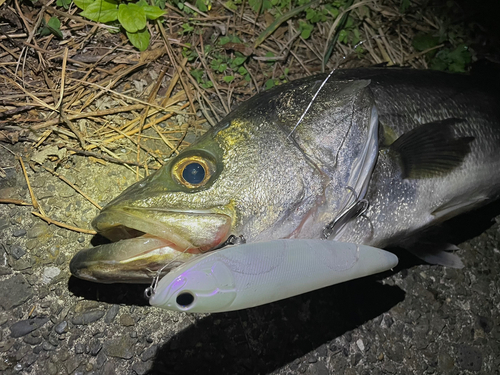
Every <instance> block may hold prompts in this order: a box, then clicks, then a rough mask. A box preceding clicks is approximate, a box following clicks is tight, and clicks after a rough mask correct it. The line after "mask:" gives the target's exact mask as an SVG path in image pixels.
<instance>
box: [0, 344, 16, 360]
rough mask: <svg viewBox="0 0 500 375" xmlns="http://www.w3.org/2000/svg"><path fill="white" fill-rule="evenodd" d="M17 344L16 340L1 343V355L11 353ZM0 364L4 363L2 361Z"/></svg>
mask: <svg viewBox="0 0 500 375" xmlns="http://www.w3.org/2000/svg"><path fill="white" fill-rule="evenodd" d="M15 342H16V341H15V340H14V339H7V340H4V341H2V342H0V353H1V352H7V351H9V350H10V348H12V345H14V343H15ZM0 362H2V361H0Z"/></svg>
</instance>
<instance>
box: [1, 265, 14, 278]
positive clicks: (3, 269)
mask: <svg viewBox="0 0 500 375" xmlns="http://www.w3.org/2000/svg"><path fill="white" fill-rule="evenodd" d="M11 273H12V270H11V269H10V268H9V267H4V266H0V276H5V275H10V274H11Z"/></svg>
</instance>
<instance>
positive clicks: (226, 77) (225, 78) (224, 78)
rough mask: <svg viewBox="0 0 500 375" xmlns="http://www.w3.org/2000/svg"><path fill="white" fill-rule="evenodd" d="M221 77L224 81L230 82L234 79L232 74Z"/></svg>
mask: <svg viewBox="0 0 500 375" xmlns="http://www.w3.org/2000/svg"><path fill="white" fill-rule="evenodd" d="M222 79H223V80H224V82H226V83H231V82H233V80H234V76H224V77H223V78H222Z"/></svg>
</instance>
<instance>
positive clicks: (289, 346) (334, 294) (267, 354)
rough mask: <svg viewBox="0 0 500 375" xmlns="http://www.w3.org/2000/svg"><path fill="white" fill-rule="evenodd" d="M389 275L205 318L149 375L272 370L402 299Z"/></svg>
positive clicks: (159, 357)
mask: <svg viewBox="0 0 500 375" xmlns="http://www.w3.org/2000/svg"><path fill="white" fill-rule="evenodd" d="M385 276H387V273H385V274H381V275H377V276H371V277H366V278H363V279H359V280H354V281H350V282H348V283H344V284H339V285H335V286H332V287H329V288H325V289H321V290H317V291H314V292H311V293H307V294H304V295H300V296H297V297H294V298H290V299H287V300H283V301H280V302H275V303H272V304H268V305H264V306H260V307H256V308H253V309H247V310H242V311H235V312H231V313H220V314H212V315H209V316H207V317H204V318H202V319H201V320H198V321H196V322H195V323H194V324H192V325H190V326H189V327H188V328H187V329H185V330H183V331H181V332H179V333H178V334H176V335H175V336H173V337H172V338H170V339H169V340H168V341H166V342H165V343H164V344H163V345H162V346H161V347H160V348H159V349H158V351H157V353H156V356H155V359H154V363H153V366H152V368H151V369H150V371H149V372H148V374H150V375H152V374H179V373H188V374H219V375H223V374H241V373H245V374H261V373H263V374H265V373H269V372H272V371H274V370H276V369H278V368H280V367H282V366H284V365H286V364H287V363H290V362H293V361H294V360H295V359H296V358H298V357H301V356H303V355H305V354H306V353H308V352H310V351H312V350H314V349H317V348H318V347H320V346H321V345H323V344H326V343H328V342H329V341H331V340H333V339H335V338H336V337H339V336H341V335H343V334H344V333H346V332H348V331H350V330H352V329H354V328H356V327H358V326H359V325H361V324H363V323H364V322H366V321H368V320H371V319H374V318H376V317H378V316H380V315H381V314H382V313H384V312H386V311H388V310H389V309H391V308H392V307H393V306H395V305H396V304H397V303H399V302H401V301H402V300H403V299H404V296H405V293H404V292H403V291H402V290H401V289H399V288H398V287H395V286H387V285H382V284H380V283H378V282H377V279H379V278H381V277H385ZM193 317H194V318H195V317H196V315H193ZM193 320H194V319H193ZM345 350H348V348H345Z"/></svg>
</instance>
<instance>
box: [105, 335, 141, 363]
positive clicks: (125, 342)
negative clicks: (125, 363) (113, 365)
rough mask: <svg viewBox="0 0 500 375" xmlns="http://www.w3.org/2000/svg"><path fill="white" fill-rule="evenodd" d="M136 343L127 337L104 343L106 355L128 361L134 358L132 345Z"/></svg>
mask: <svg viewBox="0 0 500 375" xmlns="http://www.w3.org/2000/svg"><path fill="white" fill-rule="evenodd" d="M136 342H137V340H136V339H133V338H131V337H128V336H122V337H120V338H119V339H114V340H110V341H108V342H107V343H106V354H107V355H108V356H110V357H118V358H123V359H130V358H132V357H133V356H134V345H135V343H136Z"/></svg>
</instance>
